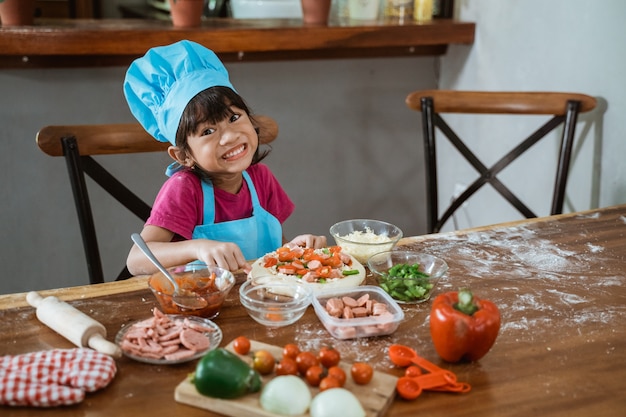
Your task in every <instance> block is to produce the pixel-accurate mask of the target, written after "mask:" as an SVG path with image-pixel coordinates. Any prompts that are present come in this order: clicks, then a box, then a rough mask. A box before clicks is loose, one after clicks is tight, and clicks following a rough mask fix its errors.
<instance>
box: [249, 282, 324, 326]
mask: <svg viewBox="0 0 626 417" xmlns="http://www.w3.org/2000/svg"><path fill="white" fill-rule="evenodd" d="M312 298H313V289H312V288H311V287H310V286H309V285H305V284H302V283H300V282H291V281H276V280H274V281H269V282H263V283H257V282H256V281H252V280H249V281H246V282H244V283H243V284H241V287H239V299H240V300H241V304H242V305H243V306H244V307H245V309H246V310H247V311H248V314H249V315H250V317H252V318H253V319H254V320H256V321H257V322H258V323H261V324H262V325H264V326H266V327H283V326H289V325H290V324H293V323H295V322H296V321H298V320H299V319H300V318H301V317H302V316H303V315H304V312H305V311H306V309H307V307H308V306H309V305H310V304H311V300H312Z"/></svg>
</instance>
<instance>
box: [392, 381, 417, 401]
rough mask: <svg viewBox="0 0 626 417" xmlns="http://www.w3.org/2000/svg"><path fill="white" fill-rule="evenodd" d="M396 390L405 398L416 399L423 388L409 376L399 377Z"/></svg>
mask: <svg viewBox="0 0 626 417" xmlns="http://www.w3.org/2000/svg"><path fill="white" fill-rule="evenodd" d="M396 391H398V395H399V396H400V397H402V398H404V399H405V400H414V399H416V398H417V397H418V396H419V395H420V394H421V393H422V389H421V388H420V386H419V384H418V383H417V382H416V381H415V379H413V378H411V377H408V376H403V377H400V378H398V381H397V382H396Z"/></svg>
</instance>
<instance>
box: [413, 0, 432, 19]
mask: <svg viewBox="0 0 626 417" xmlns="http://www.w3.org/2000/svg"><path fill="white" fill-rule="evenodd" d="M432 18H433V0H414V2H413V20H415V21H417V22H428V21H429V20H432Z"/></svg>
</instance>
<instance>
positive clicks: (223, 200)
mask: <svg viewBox="0 0 626 417" xmlns="http://www.w3.org/2000/svg"><path fill="white" fill-rule="evenodd" d="M246 171H247V172H248V174H249V175H250V178H251V179H252V182H253V183H254V187H255V188H256V192H257V194H258V196H259V202H260V204H261V206H262V207H263V208H264V209H265V210H267V211H268V212H270V213H271V214H272V215H273V216H274V217H276V218H277V219H278V221H279V222H280V223H281V224H282V223H284V222H285V220H287V218H288V217H289V216H290V215H291V213H293V210H294V208H295V206H294V204H293V202H292V201H291V199H290V198H289V196H288V195H287V193H285V190H283V188H282V187H281V185H280V183H279V182H278V180H277V179H276V177H274V174H272V172H271V171H270V169H269V168H268V167H267V166H266V165H264V164H255V165H251V166H250V167H249V168H248V169H247V170H246ZM214 192H215V202H214V203H215V223H220V222H224V221H229V220H238V219H244V218H247V217H250V216H251V215H252V198H251V196H250V191H249V189H248V185H247V184H246V182H245V181H243V185H242V187H241V190H239V192H238V193H237V194H231V193H229V192H227V191H224V190H221V189H219V188H214ZM203 202H204V198H203V193H202V185H201V183H200V179H199V178H198V177H197V176H196V175H195V174H194V173H192V172H191V171H189V170H181V171H178V172H176V173H175V174H174V175H172V176H171V177H170V178H169V179H168V180H167V181H166V182H165V184H163V186H162V187H161V190H160V191H159V194H158V195H157V197H156V199H155V201H154V205H153V207H152V212H151V213H150V217H149V218H148V220H147V221H146V224H147V225H153V226H159V227H162V228H164V229H167V230H169V231H171V232H174V233H175V234H177V235H179V236H182V237H183V238H184V239H191V236H192V233H193V229H194V228H195V227H196V226H197V225H200V224H203V218H202V217H203Z"/></svg>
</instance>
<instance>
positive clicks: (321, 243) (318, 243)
mask: <svg viewBox="0 0 626 417" xmlns="http://www.w3.org/2000/svg"><path fill="white" fill-rule="evenodd" d="M289 243H291V244H294V245H298V246H304V247H305V248H313V249H321V248H325V247H326V236H315V235H299V236H296V237H294V238H293V239H292V240H291V242H289Z"/></svg>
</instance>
